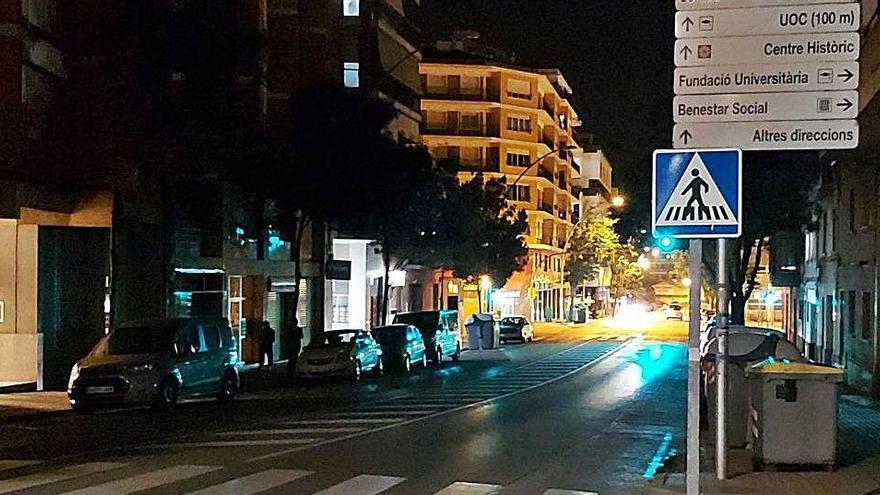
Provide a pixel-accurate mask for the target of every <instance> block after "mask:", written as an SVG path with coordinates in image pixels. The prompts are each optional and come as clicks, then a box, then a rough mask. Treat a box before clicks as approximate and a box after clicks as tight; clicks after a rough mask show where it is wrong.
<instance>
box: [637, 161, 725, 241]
mask: <svg viewBox="0 0 880 495" xmlns="http://www.w3.org/2000/svg"><path fill="white" fill-rule="evenodd" d="M652 190H653V202H652V213H651V227H652V230H653V234H654V236H655V237H662V236H669V237H676V238H685V239H695V238H725V237H739V235H740V230H741V225H742V151H740V150H738V149H701V150H690V151H682V150H657V151H655V152H654V164H653V187H652Z"/></svg>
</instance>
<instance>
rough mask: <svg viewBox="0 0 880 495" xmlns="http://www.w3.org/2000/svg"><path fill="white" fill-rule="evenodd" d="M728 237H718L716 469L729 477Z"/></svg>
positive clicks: (719, 476)
mask: <svg viewBox="0 0 880 495" xmlns="http://www.w3.org/2000/svg"><path fill="white" fill-rule="evenodd" d="M729 306H730V305H729V304H728V281H727V239H718V316H717V319H718V326H717V327H716V329H715V332H716V334H717V338H718V352H717V353H716V354H715V359H716V361H715V362H716V370H717V379H716V385H717V386H718V398H717V401H716V405H717V407H716V408H715V409H716V411H717V414H716V417H717V419H718V423H717V424H716V426H715V448H716V452H715V471H716V473H717V475H718V479H719V480H723V479H727V356H728V351H727V326H728V319H729V318H728V317H729V315H728V308H729Z"/></svg>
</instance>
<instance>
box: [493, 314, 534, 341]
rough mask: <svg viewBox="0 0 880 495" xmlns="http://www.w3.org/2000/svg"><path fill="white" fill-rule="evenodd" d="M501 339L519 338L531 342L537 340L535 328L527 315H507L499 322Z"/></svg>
mask: <svg viewBox="0 0 880 495" xmlns="http://www.w3.org/2000/svg"><path fill="white" fill-rule="evenodd" d="M499 327H500V328H501V340H503V341H508V340H519V341H521V342H531V341H533V340H535V330H534V328H532V324H531V323H529V320H528V318H526V317H525V316H505V317H504V318H501V322H500V323H499Z"/></svg>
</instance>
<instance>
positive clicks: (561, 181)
mask: <svg viewBox="0 0 880 495" xmlns="http://www.w3.org/2000/svg"><path fill="white" fill-rule="evenodd" d="M558 184H559V188H560V189H565V190H566V191H568V180H567V179H566V178H565V174H559V181H558Z"/></svg>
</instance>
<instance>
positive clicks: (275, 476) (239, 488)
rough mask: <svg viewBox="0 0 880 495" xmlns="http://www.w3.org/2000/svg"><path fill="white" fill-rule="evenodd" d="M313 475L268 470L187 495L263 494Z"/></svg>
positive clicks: (287, 470)
mask: <svg viewBox="0 0 880 495" xmlns="http://www.w3.org/2000/svg"><path fill="white" fill-rule="evenodd" d="M311 474H314V472H313V471H296V470H292V469H269V470H266V471H261V472H259V473H255V474H252V475H250V476H245V477H243V478H238V479H234V480H231V481H227V482H226V483H220V484H219V485H214V486H209V487H208V488H203V489H201V490H198V491H195V492H190V493H189V494H188V495H229V494H233V493H234V494H236V495H254V494H256V493H261V492H265V491H267V490H271V489H272V488H276V487H279V486H281V485H286V484H287V483H290V482H291V481H295V480H298V479H300V478H304V477H306V476H309V475H311Z"/></svg>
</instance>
